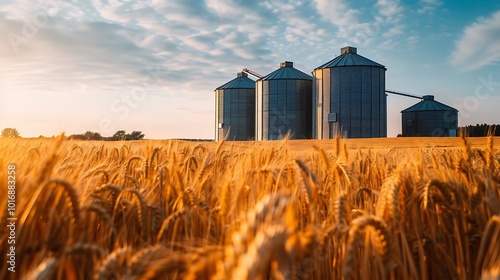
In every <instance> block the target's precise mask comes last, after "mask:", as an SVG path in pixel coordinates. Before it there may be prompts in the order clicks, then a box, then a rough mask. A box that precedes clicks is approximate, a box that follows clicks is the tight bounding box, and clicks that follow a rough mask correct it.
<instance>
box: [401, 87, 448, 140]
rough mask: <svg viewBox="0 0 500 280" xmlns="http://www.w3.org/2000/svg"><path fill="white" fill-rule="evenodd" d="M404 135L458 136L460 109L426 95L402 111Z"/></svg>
mask: <svg viewBox="0 0 500 280" xmlns="http://www.w3.org/2000/svg"><path fill="white" fill-rule="evenodd" d="M401 114H402V126H403V136H436V137H443V136H457V128H458V110H457V109H455V108H452V107H450V106H448V105H445V104H443V103H440V102H438V101H436V100H434V96H432V95H425V96H423V97H422V101H420V102H419V103H417V104H415V105H413V106H411V107H409V108H407V109H405V110H403V111H401Z"/></svg>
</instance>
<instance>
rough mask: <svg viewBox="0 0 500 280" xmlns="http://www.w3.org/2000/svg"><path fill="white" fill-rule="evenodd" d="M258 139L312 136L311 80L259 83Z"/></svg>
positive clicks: (257, 96)
mask: <svg viewBox="0 0 500 280" xmlns="http://www.w3.org/2000/svg"><path fill="white" fill-rule="evenodd" d="M256 91H257V94H256V102H257V116H256V120H257V124H256V136H257V140H277V139H282V137H283V136H285V134H287V133H288V132H289V131H290V133H291V139H307V138H311V136H312V81H311V80H292V79H283V80H263V81H258V82H257V87H256Z"/></svg>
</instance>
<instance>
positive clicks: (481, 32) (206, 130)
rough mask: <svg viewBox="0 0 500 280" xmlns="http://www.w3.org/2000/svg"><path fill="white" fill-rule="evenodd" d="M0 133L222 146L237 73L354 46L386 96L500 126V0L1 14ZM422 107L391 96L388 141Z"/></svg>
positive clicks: (22, 7)
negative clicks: (225, 87) (217, 139)
mask: <svg viewBox="0 0 500 280" xmlns="http://www.w3.org/2000/svg"><path fill="white" fill-rule="evenodd" d="M0 23H1V24H0V36H1V37H2V40H0V129H1V128H4V127H15V128H17V129H18V130H19V132H20V133H21V135H22V136H27V137H29V136H35V137H36V136H39V135H46V136H47V135H49V136H50V135H54V134H58V133H60V132H63V131H65V132H66V133H68V134H73V133H83V132H85V131H87V130H91V131H97V132H100V133H101V134H102V135H106V136H107V135H111V134H113V133H114V132H115V131H116V130H119V129H124V130H127V131H132V130H142V131H143V132H144V133H145V134H146V137H147V138H153V139H154V138H156V139H164V138H213V137H214V124H213V123H214V93H213V90H214V89H215V88H216V87H218V86H219V85H221V84H224V83H225V82H227V81H229V80H230V79H233V78H234V77H235V76H236V73H237V72H238V71H241V69H242V68H249V69H252V70H254V71H256V72H259V73H261V74H267V73H269V72H271V71H273V70H274V69H276V68H277V67H278V65H279V62H280V61H284V60H290V61H294V62H295V67H296V68H298V69H300V70H302V71H304V72H307V73H310V72H311V71H312V70H313V69H314V68H315V67H317V66H319V65H321V64H323V63H324V62H326V61H328V60H330V59H332V58H334V57H335V56H336V55H339V53H340V48H341V47H343V46H346V45H351V46H355V47H357V48H358V53H359V54H361V55H363V56H365V57H368V58H370V59H372V60H375V61H377V62H379V63H381V64H384V65H385V66H386V67H387V81H386V87H387V88H388V89H393V90H398V91H403V92H407V93H412V94H416V95H425V94H434V95H435V96H436V99H437V100H438V101H441V102H443V103H445V104H448V105H450V106H453V107H456V108H457V109H459V110H460V113H459V118H460V120H459V125H461V126H462V125H467V124H476V123H500V114H499V113H498V108H499V105H500V71H499V70H500V1H445V0H413V1H397V0H378V1H377V0H373V1H368V0H360V1H347V0H332V1H327V0H314V1H299V0H275V1H241V0H205V1H202V0H198V1H196V0H183V1H181V0H173V1H160V0H149V1H133V0H92V1H59V0H44V1H31V0H16V1H8V0H1V1H0ZM416 102H418V100H417V99H409V98H405V97H399V96H392V95H390V96H389V97H388V107H389V112H388V136H396V135H397V134H398V133H400V131H401V114H400V111H401V110H403V109H405V108H407V107H409V106H411V105H413V104H414V103H416Z"/></svg>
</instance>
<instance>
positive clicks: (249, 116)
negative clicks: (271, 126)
mask: <svg viewBox="0 0 500 280" xmlns="http://www.w3.org/2000/svg"><path fill="white" fill-rule="evenodd" d="M215 126H216V127H215V141H219V140H222V139H224V138H225V137H227V140H253V139H255V81H254V80H252V79H250V78H248V75H247V73H244V72H240V73H238V74H237V77H236V78H235V79H233V80H231V81H229V82H227V83H225V84H224V85H222V86H220V87H218V88H217V89H216V90H215Z"/></svg>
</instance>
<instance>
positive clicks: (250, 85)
mask: <svg viewBox="0 0 500 280" xmlns="http://www.w3.org/2000/svg"><path fill="white" fill-rule="evenodd" d="M238 88H239V89H254V88H255V81H254V80H252V79H250V78H248V74H247V73H245V72H239V73H238V74H237V77H236V78H234V79H232V80H231V81H229V82H227V83H225V84H223V85H222V86H220V87H218V88H216V89H215V90H219V89H238Z"/></svg>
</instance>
